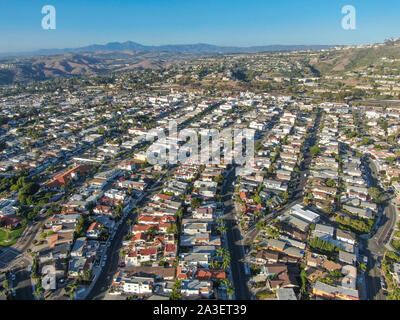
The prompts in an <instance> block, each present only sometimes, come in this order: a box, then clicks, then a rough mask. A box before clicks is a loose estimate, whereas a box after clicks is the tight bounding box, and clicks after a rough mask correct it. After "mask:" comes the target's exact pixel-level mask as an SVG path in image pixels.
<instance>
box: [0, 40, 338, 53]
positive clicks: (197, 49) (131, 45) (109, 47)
mask: <svg viewBox="0 0 400 320" xmlns="http://www.w3.org/2000/svg"><path fill="white" fill-rule="evenodd" d="M332 47H334V46H333V45H268V46H253V47H223V46H216V45H211V44H205V43H198V44H182V45H161V46H145V45H142V44H140V43H136V42H133V41H126V42H122V43H121V42H110V43H107V44H104V45H103V44H93V45H89V46H85V47H80V48H65V49H41V50H37V51H31V52H17V53H15V52H14V53H12V52H8V53H7V52H6V53H0V56H1V57H7V56H37V55H54V54H64V53H77V52H94V51H125V50H130V51H153V52H184V53H258V52H271V51H293V50H321V49H329V48H332Z"/></svg>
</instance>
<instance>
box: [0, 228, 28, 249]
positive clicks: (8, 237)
mask: <svg viewBox="0 0 400 320" xmlns="http://www.w3.org/2000/svg"><path fill="white" fill-rule="evenodd" d="M24 229H25V227H21V228H19V229H16V230H13V231H9V230H7V229H4V228H0V246H3V247H9V246H12V245H13V244H15V243H16V242H17V240H18V238H19V236H20V235H21V234H22V232H23V231H24Z"/></svg>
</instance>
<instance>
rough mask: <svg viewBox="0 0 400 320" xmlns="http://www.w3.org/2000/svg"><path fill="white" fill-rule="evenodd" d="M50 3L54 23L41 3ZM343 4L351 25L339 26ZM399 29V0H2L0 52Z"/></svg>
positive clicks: (359, 40)
mask: <svg viewBox="0 0 400 320" xmlns="http://www.w3.org/2000/svg"><path fill="white" fill-rule="evenodd" d="M44 5H53V6H54V7H55V8H56V22H57V26H56V30H43V29H42V27H41V20H42V18H43V16H44V15H43V14H42V13H41V9H42V7H43V6H44ZM344 5H353V6H354V7H355V8H356V10H357V29H356V30H343V29H342V28H341V20H342V17H343V15H342V13H341V8H342V7H343V6H344ZM399 34H400V1H398V0H384V1H376V0H346V1H342V0H186V1H183V0H46V1H43V0H0V52H17V51H29V50H35V49H40V48H72V47H79V46H85V45H89V44H104V43H107V42H113V41H120V42H123V41H127V40H131V41H135V42H139V43H141V44H145V45H161V44H189V43H210V44H216V45H234V46H251V45H269V44H365V43H373V42H381V41H383V40H385V39H387V38H390V37H399Z"/></svg>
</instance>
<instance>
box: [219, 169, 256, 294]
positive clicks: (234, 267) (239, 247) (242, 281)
mask: <svg viewBox="0 0 400 320" xmlns="http://www.w3.org/2000/svg"><path fill="white" fill-rule="evenodd" d="M234 180H235V169H233V170H232V171H231V173H230V174H229V176H228V177H227V178H226V182H225V186H224V188H223V190H222V197H223V201H224V206H225V212H226V213H225V215H224V221H225V224H226V227H227V233H226V235H227V239H228V246H229V251H230V254H231V272H232V273H231V275H232V280H233V285H234V287H235V298H236V299H237V300H250V298H251V296H250V292H249V289H248V287H247V279H246V273H245V269H244V265H243V260H244V258H245V246H244V245H243V244H242V241H241V238H242V236H241V233H240V230H239V228H238V226H237V225H236V223H235V206H234V202H233V200H232V195H233V194H234V191H235V189H234V186H233V181H234Z"/></svg>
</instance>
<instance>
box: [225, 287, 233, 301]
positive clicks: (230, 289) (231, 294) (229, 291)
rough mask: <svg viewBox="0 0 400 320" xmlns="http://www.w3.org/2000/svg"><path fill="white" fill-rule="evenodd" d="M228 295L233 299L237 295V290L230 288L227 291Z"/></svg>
mask: <svg viewBox="0 0 400 320" xmlns="http://www.w3.org/2000/svg"><path fill="white" fill-rule="evenodd" d="M226 293H227V294H228V296H229V298H231V299H232V297H233V295H234V294H235V288H234V287H233V286H231V285H230V286H228V288H227V289H226Z"/></svg>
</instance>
